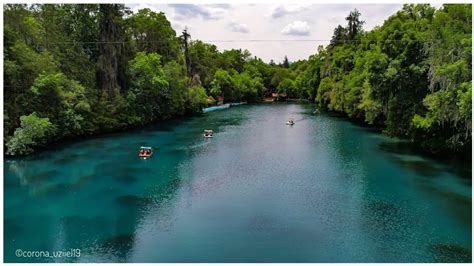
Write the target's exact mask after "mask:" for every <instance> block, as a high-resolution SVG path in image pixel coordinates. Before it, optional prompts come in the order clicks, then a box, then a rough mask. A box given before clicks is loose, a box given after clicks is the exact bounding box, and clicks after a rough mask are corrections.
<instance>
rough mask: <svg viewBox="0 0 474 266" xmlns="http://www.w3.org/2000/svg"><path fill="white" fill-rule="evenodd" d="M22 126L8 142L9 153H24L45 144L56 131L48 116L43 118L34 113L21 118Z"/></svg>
mask: <svg viewBox="0 0 474 266" xmlns="http://www.w3.org/2000/svg"><path fill="white" fill-rule="evenodd" d="M20 122H21V126H20V127H19V128H17V129H16V130H15V133H14V134H13V136H12V137H11V138H9V139H8V141H7V142H6V146H7V152H6V153H7V154H8V155H24V154H29V153H31V152H33V151H34V148H36V147H38V146H42V145H45V144H46V143H47V141H48V140H49V139H51V137H52V135H53V134H54V132H55V126H54V125H53V123H51V122H50V121H49V119H48V118H41V117H38V116H37V115H36V113H32V114H30V115H27V116H25V115H24V116H22V117H21V118H20Z"/></svg>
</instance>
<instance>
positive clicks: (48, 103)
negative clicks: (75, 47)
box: [25, 73, 91, 136]
mask: <svg viewBox="0 0 474 266" xmlns="http://www.w3.org/2000/svg"><path fill="white" fill-rule="evenodd" d="M28 96H29V97H28V102H27V106H26V107H25V109H26V110H30V111H32V112H33V111H34V112H36V113H37V114H38V115H39V116H41V117H47V118H49V120H50V121H51V122H52V123H53V124H55V125H56V126H57V128H58V129H59V132H58V134H59V136H74V135H81V134H83V133H85V132H86V131H88V130H89V128H88V127H90V124H89V123H88V122H87V121H85V120H86V119H88V118H89V117H90V115H91V106H90V103H89V101H88V99H87V98H86V94H85V88H84V87H83V86H81V85H80V84H79V83H78V82H77V81H74V80H70V79H68V78H67V77H66V76H65V75H64V74H63V73H53V74H45V75H40V76H39V77H38V78H37V79H36V80H35V82H34V83H33V86H32V87H31V89H30V93H28Z"/></svg>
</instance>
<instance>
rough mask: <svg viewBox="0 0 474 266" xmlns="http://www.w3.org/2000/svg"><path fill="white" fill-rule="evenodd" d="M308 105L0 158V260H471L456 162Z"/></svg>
mask: <svg viewBox="0 0 474 266" xmlns="http://www.w3.org/2000/svg"><path fill="white" fill-rule="evenodd" d="M314 110H315V107H314V106H313V105H310V104H260V105H246V106H238V107H232V108H230V109H227V110H221V111H215V112H211V113H207V114H204V115H200V116H196V117H192V118H186V119H181V120H176V121H168V122H162V123H159V124H157V125H153V126H149V127H146V128H144V129H140V130H134V131H131V132H126V133H119V134H113V135H107V136H101V137H96V138H92V139H86V140H82V141H77V142H73V143H68V144H63V145H61V146H58V147H57V148H55V149H54V150H50V151H45V152H41V153H38V154H36V155H33V156H29V157H27V158H23V159H15V160H12V159H7V160H6V161H5V162H4V173H5V176H4V238H5V239H4V246H5V247H4V256H5V261H6V262H31V261H54V262H62V261H72V262H440V261H443V262H470V261H471V256H472V255H471V248H472V239H471V235H472V232H471V204H472V194H471V186H472V184H471V166H470V165H462V164H453V163H441V162H439V161H435V160H432V159H430V158H427V157H424V156H422V155H420V154H418V153H416V152H414V151H413V150H412V149H410V148H409V146H407V145H405V144H404V143H403V142H402V141H400V140H396V139H391V138H388V137H387V136H384V135H382V134H380V133H379V132H377V131H376V130H374V129H370V128H367V127H362V126H360V125H357V124H354V123H352V122H350V121H348V120H347V119H344V118H341V117H337V116H334V115H332V114H330V113H324V112H322V113H314V112H313V111H314ZM289 117H292V118H294V120H295V122H296V124H295V125H294V126H286V125H285V122H286V120H287V119H288V118H289ZM207 128H209V129H213V130H214V132H215V135H214V138H212V139H206V138H203V137H202V131H203V130H204V129H207ZM142 145H143V146H152V147H154V148H155V153H154V155H153V157H152V158H150V159H148V160H141V159H139V158H138V157H137V150H138V148H139V147H140V146H142ZM18 249H21V250H22V251H44V252H43V253H42V254H41V255H37V253H36V255H35V254H32V253H29V254H27V253H22V255H20V257H18V256H17V255H15V252H17V250H18ZM70 249H75V250H76V249H78V250H80V256H79V254H78V255H76V256H72V257H71V256H69V257H65V256H62V257H59V255H57V254H59V253H55V254H56V255H55V256H57V257H54V256H52V252H57V251H67V250H70ZM46 251H48V253H49V255H50V257H48V258H46V257H45V256H46V255H44V254H46ZM64 254H65V253H64Z"/></svg>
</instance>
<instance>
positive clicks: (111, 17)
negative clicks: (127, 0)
mask: <svg viewBox="0 0 474 266" xmlns="http://www.w3.org/2000/svg"><path fill="white" fill-rule="evenodd" d="M124 14H125V6H124V5H120V4H101V5H100V8H99V25H100V33H99V36H100V39H99V41H100V42H99V53H100V55H99V58H98V62H97V66H98V71H97V83H98V87H99V89H100V90H101V92H102V95H104V96H105V98H107V99H111V98H113V97H114V96H115V94H116V92H117V91H120V86H119V64H120V61H121V59H122V58H121V57H122V52H123V51H122V50H123V49H122V48H123V46H124V42H125V37H124V35H125V29H124V25H123V24H124V23H123V16H124Z"/></svg>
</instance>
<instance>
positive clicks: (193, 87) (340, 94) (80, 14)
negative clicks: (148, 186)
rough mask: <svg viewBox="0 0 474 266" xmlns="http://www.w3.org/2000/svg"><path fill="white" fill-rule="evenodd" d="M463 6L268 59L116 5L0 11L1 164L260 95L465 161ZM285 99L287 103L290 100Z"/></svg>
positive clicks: (405, 13)
mask: <svg viewBox="0 0 474 266" xmlns="http://www.w3.org/2000/svg"><path fill="white" fill-rule="evenodd" d="M471 10H472V7H471V5H469V4H446V5H444V6H443V7H442V8H440V9H439V10H435V8H433V7H431V6H430V5H428V4H417V5H414V4H409V5H404V6H403V8H402V9H401V10H399V11H398V12H396V13H395V14H393V15H392V16H391V17H389V18H387V19H386V20H385V22H384V23H383V24H382V25H380V26H378V27H375V28H374V29H373V30H371V31H364V30H363V28H362V26H363V24H364V21H363V14H360V13H359V12H358V11H357V10H354V11H352V12H350V14H349V15H348V16H347V17H346V21H347V25H339V26H338V27H337V28H335V29H334V34H333V37H332V39H331V42H330V44H329V45H328V46H326V47H323V46H319V47H315V54H314V55H311V56H310V57H309V58H308V59H306V60H300V61H296V62H289V60H288V58H286V57H285V58H284V60H283V61H282V62H281V63H278V64H277V63H275V62H274V61H273V60H272V61H271V62H269V63H265V62H263V61H262V60H261V59H259V58H257V57H255V56H252V55H251V54H250V52H249V51H247V50H241V49H232V50H226V51H222V52H220V51H218V50H217V47H216V46H215V45H212V44H207V43H204V42H202V41H200V40H194V39H191V34H192V33H190V32H188V31H187V30H186V29H185V30H184V31H183V32H181V33H177V32H176V31H175V30H174V29H173V28H172V27H171V23H170V22H169V21H168V20H167V18H166V14H164V13H162V12H160V13H157V12H153V11H151V10H150V9H142V10H139V11H138V12H137V13H131V11H130V10H129V9H128V8H127V7H125V6H124V5H119V4H44V5H32V6H29V5H20V4H8V5H4V145H5V155H7V156H23V155H28V154H32V153H34V152H35V151H39V150H41V149H43V148H44V147H46V146H47V145H49V144H52V143H58V142H62V141H64V140H66V141H67V140H71V139H77V138H82V137H85V136H97V135H100V134H104V133H112V132H118V131H124V130H127V129H131V128H137V127H141V126H144V125H149V124H152V123H154V122H157V121H162V120H168V119H174V118H177V117H183V116H192V115H194V114H197V113H200V112H201V110H202V108H205V107H207V106H208V104H213V103H215V102H216V101H217V100H218V99H223V102H224V103H232V102H249V103H255V102H265V99H269V97H271V95H272V93H278V94H282V95H286V97H288V98H289V101H295V99H300V100H301V101H308V102H314V103H316V104H317V105H318V108H320V109H322V110H327V111H332V112H337V113H339V114H344V115H345V116H347V117H349V118H350V119H353V120H355V121H364V123H367V124H369V125H374V126H377V127H381V128H383V129H384V130H383V132H384V133H385V134H387V135H389V136H396V137H399V138H403V139H408V140H410V141H411V142H412V143H415V144H416V145H417V146H420V147H422V148H423V149H424V150H425V151H426V152H429V153H431V154H436V155H437V156H442V155H443V154H448V155H457V156H466V157H469V158H470V156H471V124H472V118H471V110H472V103H471V97H472V76H471V75H472V62H471V59H472V33H471V32H472V28H471V24H472V17H471V14H472V12H471ZM292 99H293V100H292Z"/></svg>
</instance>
